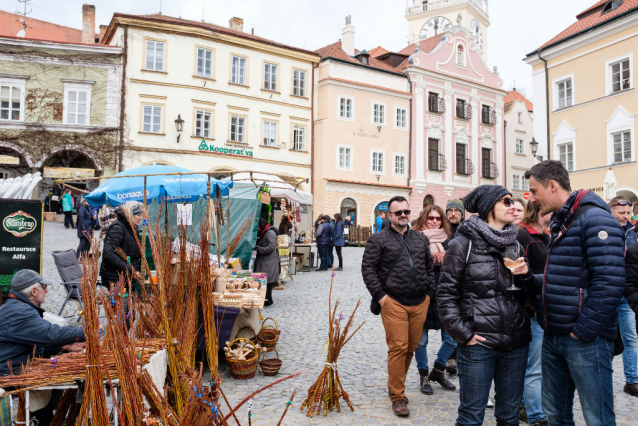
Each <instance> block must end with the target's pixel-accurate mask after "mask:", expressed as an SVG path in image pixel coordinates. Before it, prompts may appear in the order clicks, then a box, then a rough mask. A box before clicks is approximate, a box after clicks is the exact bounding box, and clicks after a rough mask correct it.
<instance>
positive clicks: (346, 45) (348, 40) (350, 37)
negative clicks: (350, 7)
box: [341, 15, 354, 56]
mask: <svg viewBox="0 0 638 426" xmlns="http://www.w3.org/2000/svg"><path fill="white" fill-rule="evenodd" d="M341 49H343V51H344V52H346V54H347V55H348V56H354V26H353V25H352V18H351V16H350V15H348V16H346V26H345V27H343V30H341Z"/></svg>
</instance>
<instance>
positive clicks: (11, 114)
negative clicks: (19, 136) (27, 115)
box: [0, 85, 22, 121]
mask: <svg viewBox="0 0 638 426" xmlns="http://www.w3.org/2000/svg"><path fill="white" fill-rule="evenodd" d="M21 111H22V90H21V88H20V87H16V86H9V85H7V86H0V120H16V121H21V120H22V117H21V115H22V114H21Z"/></svg>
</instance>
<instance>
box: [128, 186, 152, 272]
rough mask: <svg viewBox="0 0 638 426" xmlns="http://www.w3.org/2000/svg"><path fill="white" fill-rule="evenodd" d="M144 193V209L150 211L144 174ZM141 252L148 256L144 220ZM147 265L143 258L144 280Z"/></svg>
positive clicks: (143, 255) (142, 270)
mask: <svg viewBox="0 0 638 426" xmlns="http://www.w3.org/2000/svg"><path fill="white" fill-rule="evenodd" d="M143 194H144V210H146V212H147V213H148V210H147V208H146V202H147V201H148V200H147V198H146V176H144V191H143ZM131 219H132V218H131ZM149 223H150V222H149ZM141 254H142V257H143V258H145V257H146V227H145V226H144V223H143V222H142V253H141ZM145 265H146V262H144V261H143V260H142V264H141V267H140V269H141V271H140V278H141V279H142V280H144V279H145V277H146V272H147V271H146V266H145Z"/></svg>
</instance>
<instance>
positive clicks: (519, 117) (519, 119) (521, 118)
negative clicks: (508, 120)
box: [518, 112, 523, 124]
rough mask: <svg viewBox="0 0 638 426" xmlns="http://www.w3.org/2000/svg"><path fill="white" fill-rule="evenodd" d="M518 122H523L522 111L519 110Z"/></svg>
mask: <svg viewBox="0 0 638 426" xmlns="http://www.w3.org/2000/svg"><path fill="white" fill-rule="evenodd" d="M518 122H519V123H520V124H523V113H522V112H519V113H518Z"/></svg>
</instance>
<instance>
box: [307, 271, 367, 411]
mask: <svg viewBox="0 0 638 426" xmlns="http://www.w3.org/2000/svg"><path fill="white" fill-rule="evenodd" d="M334 276H335V274H334V267H333V270H332V278H331V279H330V293H329V296H328V320H329V329H328V356H327V359H326V365H325V366H324V367H323V370H321V373H320V374H319V377H318V378H317V380H316V381H315V383H314V384H313V385H312V386H311V387H310V389H308V396H307V397H306V399H304V402H303V404H301V410H303V409H304V408H306V407H307V411H306V415H307V416H308V417H314V415H315V412H317V413H321V408H322V407H323V415H324V416H326V415H328V411H333V410H335V409H336V410H337V412H338V413H339V412H341V405H340V402H339V401H340V399H341V398H343V400H344V401H345V402H346V404H348V407H350V410H352V411H354V407H353V406H352V403H351V402H350V396H349V395H348V393H347V392H346V391H345V390H344V389H343V386H342V385H341V380H340V379H339V373H338V372H337V359H338V358H339V354H340V353H341V349H342V348H343V346H344V345H345V344H346V343H348V340H350V339H351V338H352V336H354V335H355V333H356V332H358V331H359V329H360V328H361V327H362V326H363V324H365V322H363V323H361V324H360V325H359V326H358V327H357V328H356V329H355V330H354V331H353V332H352V333H351V334H348V333H349V332H350V329H351V328H352V322H353V320H354V316H355V314H356V312H357V309H358V308H359V306H360V305H361V301H358V302H357V304H356V306H355V308H354V311H353V312H352V315H350V318H349V319H348V321H347V322H346V325H345V326H344V327H343V329H342V328H341V321H343V320H344V319H345V317H344V316H343V315H341V314H339V315H337V314H336V313H337V307H338V306H339V301H338V300H337V302H336V303H335V306H334V308H332V285H333V281H334Z"/></svg>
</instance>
